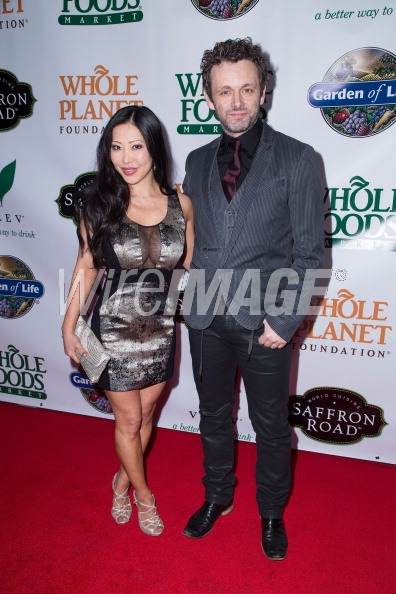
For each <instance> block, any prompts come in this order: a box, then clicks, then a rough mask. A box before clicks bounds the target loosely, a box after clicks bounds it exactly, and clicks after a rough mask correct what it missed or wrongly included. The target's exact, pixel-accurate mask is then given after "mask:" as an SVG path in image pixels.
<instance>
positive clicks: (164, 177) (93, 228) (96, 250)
mask: <svg viewBox="0 0 396 594" xmlns="http://www.w3.org/2000/svg"><path fill="white" fill-rule="evenodd" d="M126 123H131V124H134V125H135V126H136V127H137V128H138V129H139V132H140V133H141V134H142V136H143V138H144V141H145V143H146V146H147V150H148V152H149V154H150V157H151V158H152V160H153V175H154V179H155V181H156V182H157V183H158V184H159V187H160V189H161V192H162V193H163V194H166V195H169V194H171V193H172V192H173V189H172V187H171V184H170V181H169V166H170V163H169V158H168V152H167V149H166V146H165V139H164V134H163V131H162V126H161V122H160V121H159V119H158V118H157V116H156V115H155V114H154V113H153V112H152V111H151V109H149V108H148V107H145V106H144V105H140V106H136V105H128V106H127V107H123V108H122V109H120V110H119V111H117V112H116V113H115V114H114V115H113V116H112V118H111V119H110V120H109V122H108V124H107V126H106V127H105V129H104V130H103V133H102V136H101V139H100V141H99V144H98V148H97V151H96V161H97V173H96V175H95V179H94V182H93V183H92V184H91V185H90V186H89V187H88V188H87V189H86V192H85V194H84V196H83V198H82V202H81V208H79V209H77V213H76V221H77V224H78V227H77V236H78V240H79V243H80V248H81V249H85V248H86V247H87V246H86V245H85V242H84V240H83V238H82V236H81V233H80V230H79V223H80V222H81V221H82V222H83V223H84V226H85V229H86V231H87V237H88V249H89V250H90V252H91V254H92V257H93V262H94V265H95V267H97V268H99V267H101V266H103V264H104V258H103V251H102V245H103V239H104V238H105V237H106V236H107V235H108V234H109V232H110V230H111V229H112V228H114V227H115V226H117V225H118V223H119V222H120V221H121V219H122V218H123V217H124V215H125V213H126V211H127V209H128V206H129V200H130V194H129V187H128V184H127V182H126V181H125V180H124V179H123V178H122V176H121V175H120V174H119V173H118V171H116V169H115V167H114V165H113V163H112V162H111V159H110V151H111V143H112V140H113V130H114V128H115V127H116V126H120V125H121V124H126Z"/></svg>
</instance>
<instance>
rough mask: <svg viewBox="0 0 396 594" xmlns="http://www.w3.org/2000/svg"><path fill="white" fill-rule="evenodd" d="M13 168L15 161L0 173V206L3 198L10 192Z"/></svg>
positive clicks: (13, 173) (12, 181) (13, 174)
mask: <svg viewBox="0 0 396 594" xmlns="http://www.w3.org/2000/svg"><path fill="white" fill-rule="evenodd" d="M15 167H16V159H15V161H12V163H9V164H8V165H6V166H5V167H4V168H3V169H2V170H1V171H0V206H2V205H3V198H4V196H5V195H6V194H7V192H9V191H10V190H11V188H12V184H13V183H14V176H15Z"/></svg>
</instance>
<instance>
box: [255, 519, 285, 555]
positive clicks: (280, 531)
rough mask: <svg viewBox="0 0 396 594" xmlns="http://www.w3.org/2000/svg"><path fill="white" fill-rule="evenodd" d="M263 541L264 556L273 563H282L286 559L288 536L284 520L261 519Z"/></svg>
mask: <svg viewBox="0 0 396 594" xmlns="http://www.w3.org/2000/svg"><path fill="white" fill-rule="evenodd" d="M261 524H262V527H263V539H262V541H261V546H262V547H263V551H264V555H265V556H266V557H268V559H271V560H273V561H282V559H284V558H285V557H286V551H287V535H286V530H285V525H284V523H283V519H282V518H269V519H267V518H261Z"/></svg>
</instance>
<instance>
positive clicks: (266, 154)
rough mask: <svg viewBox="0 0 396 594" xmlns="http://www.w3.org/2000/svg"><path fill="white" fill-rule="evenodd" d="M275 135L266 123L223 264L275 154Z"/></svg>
mask: <svg viewBox="0 0 396 594" xmlns="http://www.w3.org/2000/svg"><path fill="white" fill-rule="evenodd" d="M273 136H274V133H273V130H272V128H270V127H269V126H268V125H267V124H264V127H263V132H262V135H261V139H260V142H259V145H258V147H257V150H256V154H255V156H254V159H253V163H252V165H251V167H250V170H249V173H248V175H247V176H246V178H245V180H244V182H243V184H242V186H241V188H240V191H241V192H242V196H241V202H240V205H239V209H238V215H237V217H236V220H235V225H234V229H233V232H232V234H231V237H230V239H229V242H228V244H227V246H226V250H225V252H224V260H223V264H224V263H225V262H226V261H227V258H228V256H229V255H230V253H231V251H232V249H233V247H234V245H235V242H236V240H237V239H238V237H239V234H240V232H241V231H242V228H243V225H244V223H245V220H246V217H247V214H248V212H249V209H250V206H251V204H252V202H253V200H255V199H256V196H257V188H259V187H260V186H261V184H262V182H263V179H264V177H265V175H266V172H267V168H268V165H269V163H270V161H271V158H272V154H273V148H274V143H273Z"/></svg>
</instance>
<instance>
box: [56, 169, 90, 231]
mask: <svg viewBox="0 0 396 594" xmlns="http://www.w3.org/2000/svg"><path fill="white" fill-rule="evenodd" d="M94 178H95V172H94V171H91V172H89V173H83V174H81V175H79V176H78V177H77V178H76V179H75V180H74V184H70V185H67V186H62V188H61V190H60V193H59V196H58V198H57V199H56V200H55V202H56V203H57V204H58V208H59V214H60V216H61V217H64V218H65V219H72V220H73V222H74V223H76V219H75V215H76V208H78V207H80V206H81V199H82V194H83V192H84V190H85V188H87V187H88V186H90V185H91V184H92V182H93V181H94Z"/></svg>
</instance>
